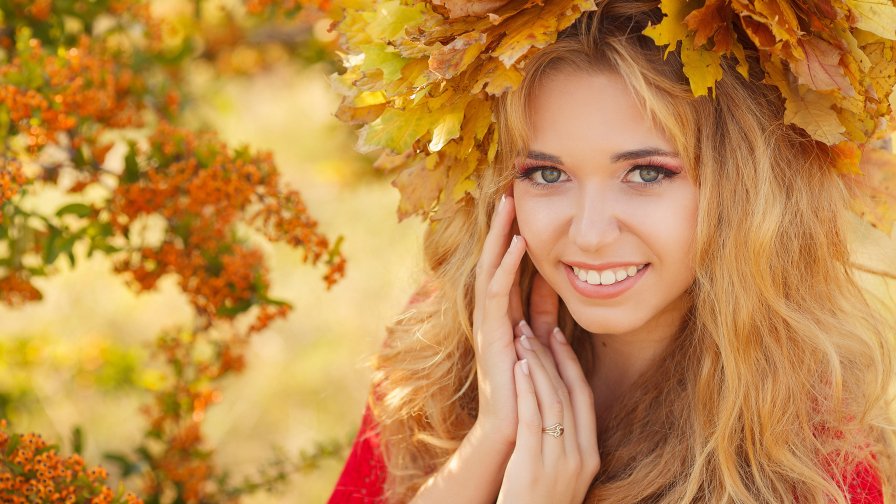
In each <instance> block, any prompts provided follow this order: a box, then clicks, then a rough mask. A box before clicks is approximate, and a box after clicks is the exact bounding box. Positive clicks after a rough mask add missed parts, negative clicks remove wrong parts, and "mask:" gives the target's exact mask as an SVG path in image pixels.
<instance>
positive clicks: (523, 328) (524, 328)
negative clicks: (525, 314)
mask: <svg viewBox="0 0 896 504" xmlns="http://www.w3.org/2000/svg"><path fill="white" fill-rule="evenodd" d="M520 331H522V333H523V334H525V335H526V336H529V337H532V336H535V333H533V332H532V328H531V327H529V323H528V322H526V320H525V319H523V320H520Z"/></svg>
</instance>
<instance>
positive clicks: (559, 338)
mask: <svg viewBox="0 0 896 504" xmlns="http://www.w3.org/2000/svg"><path fill="white" fill-rule="evenodd" d="M554 339H556V340H557V341H559V342H560V343H566V338H564V337H563V332H561V331H560V328H559V327H555V328H554Z"/></svg>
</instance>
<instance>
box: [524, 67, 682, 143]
mask: <svg viewBox="0 0 896 504" xmlns="http://www.w3.org/2000/svg"><path fill="white" fill-rule="evenodd" d="M529 105H530V106H529V124H530V128H531V130H530V132H529V147H530V150H538V151H544V152H552V153H557V154H561V155H562V154H563V153H564V152H567V153H568V154H573V153H575V152H578V153H579V154H581V155H584V156H589V155H595V154H602V153H607V152H609V153H612V152H618V151H622V150H630V149H634V148H643V147H659V148H662V149H665V150H670V151H674V150H675V149H674V148H673V146H672V144H671V142H670V140H669V139H668V137H667V135H666V134H665V133H664V132H663V131H662V130H661V129H660V128H658V127H656V126H655V125H654V124H653V123H652V122H651V121H650V120H649V118H648V117H647V115H646V114H644V113H643V112H642V110H641V108H640V107H639V103H638V101H637V100H636V99H635V97H634V96H633V95H632V92H631V91H630V89H629V87H628V86H627V85H626V83H625V81H623V79H622V78H621V77H619V76H618V75H616V74H614V73H609V72H598V71H575V70H566V71H561V72H558V73H555V74H552V75H549V76H546V77H545V78H544V79H543V80H542V81H541V82H540V83H539V85H538V86H537V87H536V88H535V90H534V92H533V95H532V99H531V101H530V104H529ZM589 153H590V154H589Z"/></svg>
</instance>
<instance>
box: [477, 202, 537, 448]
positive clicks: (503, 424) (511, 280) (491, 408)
mask: <svg viewBox="0 0 896 504" xmlns="http://www.w3.org/2000/svg"><path fill="white" fill-rule="evenodd" d="M514 216H515V209H514V205H513V197H511V196H509V195H505V196H504V197H503V198H502V200H501V202H500V203H499V204H498V207H497V209H496V210H495V213H494V215H493V216H492V223H491V227H490V229H489V232H488V235H486V237H485V243H484V245H483V249H482V255H481V256H480V258H479V262H478V263H477V265H476V284H475V297H476V299H475V305H474V309H473V340H474V341H473V343H474V351H475V353H476V376H477V379H478V386H479V415H478V417H477V420H476V423H477V424H479V425H478V427H479V429H480V430H481V431H482V432H483V434H484V438H486V439H491V440H495V441H496V442H497V443H499V445H500V446H502V447H505V448H506V449H507V453H508V454H509V453H510V450H511V449H512V448H513V444H514V441H515V439H516V430H517V429H516V424H517V404H516V389H515V385H514V377H513V368H514V363H515V362H516V361H517V357H516V350H515V349H514V345H513V339H514V338H513V325H514V320H511V314H510V313H511V296H516V297H517V299H515V300H513V302H512V303H513V305H514V306H519V299H518V297H519V289H518V288H514V285H515V284H516V283H517V281H516V271H517V269H518V268H519V264H520V260H521V259H522V257H523V254H525V253H526V243H525V240H524V239H523V237H522V236H516V237H514V238H513V239H511V237H510V234H511V226H512V224H513V219H514ZM508 242H509V245H508ZM514 311H517V310H514Z"/></svg>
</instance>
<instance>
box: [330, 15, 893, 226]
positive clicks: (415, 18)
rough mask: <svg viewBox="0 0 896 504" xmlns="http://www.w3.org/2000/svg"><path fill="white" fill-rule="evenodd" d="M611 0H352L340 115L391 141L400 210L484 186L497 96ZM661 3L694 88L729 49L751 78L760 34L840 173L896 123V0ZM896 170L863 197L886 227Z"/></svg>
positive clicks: (786, 92)
mask: <svg viewBox="0 0 896 504" xmlns="http://www.w3.org/2000/svg"><path fill="white" fill-rule="evenodd" d="M600 1H601V0H510V1H508V0H480V1H476V2H472V1H458V0H429V1H424V2H421V1H413V0H353V1H350V2H348V0H347V2H348V3H347V4H346V5H344V6H343V8H342V9H341V11H340V19H339V20H338V21H337V22H336V23H335V27H336V30H337V31H338V32H339V33H340V36H341V46H342V49H343V51H344V52H343V54H342V55H343V64H344V66H345V71H344V72H343V73H341V74H340V75H337V76H335V77H334V82H335V85H336V87H337V89H338V90H339V91H340V92H341V94H342V96H343V98H342V103H341V105H340V106H339V109H338V111H337V116H338V117H339V118H340V119H342V120H343V121H346V122H349V123H353V124H358V125H361V126H362V127H361V130H360V138H359V143H358V147H359V149H360V150H362V151H372V150H376V149H382V152H383V154H382V155H381V157H380V159H379V160H378V161H377V163H376V166H377V167H378V168H380V169H382V170H385V171H387V172H393V173H395V179H394V180H393V185H395V186H396V187H397V188H398V189H399V191H400V192H401V202H400V203H399V209H398V213H399V218H400V219H403V218H405V217H408V216H410V215H414V214H419V215H421V216H423V217H425V218H429V219H432V220H439V219H441V218H444V217H447V216H449V215H451V214H452V213H453V212H454V210H455V209H456V205H458V204H459V203H460V202H461V200H462V199H463V198H465V197H467V196H468V195H469V196H475V194H476V178H477V173H478V170H479V168H480V167H482V166H485V165H486V164H487V163H491V162H493V161H494V159H495V154H496V151H497V145H498V144H497V133H496V126H495V123H494V121H493V114H492V105H493V104H494V103H495V102H496V100H495V99H496V98H497V97H499V96H501V95H502V94H504V93H507V92H508V91H510V90H511V89H513V88H515V87H516V86H517V85H518V84H519V83H520V82H521V81H522V67H523V65H524V64H525V62H526V60H527V59H528V58H529V57H531V55H532V54H533V53H534V52H536V51H537V50H538V49H540V48H544V47H546V46H548V45H549V44H551V43H553V42H554V41H556V39H557V35H558V34H559V33H560V32H561V31H562V30H564V29H565V28H567V27H569V26H570V25H571V24H573V23H574V22H575V20H576V19H578V18H579V17H580V16H581V15H582V14H584V13H585V12H587V11H591V10H595V9H596V8H597V5H596V3H600ZM659 8H660V9H661V11H662V14H663V17H662V20H661V21H660V22H659V23H657V24H651V25H649V26H648V27H647V28H646V29H644V30H643V32H642V33H643V34H644V35H646V36H648V37H650V38H651V39H653V40H654V42H656V44H657V45H659V46H666V47H667V49H666V51H665V52H664V57H665V55H668V54H669V53H670V52H672V51H674V50H676V49H678V48H679V47H680V59H681V63H682V67H683V71H684V74H685V75H686V76H687V78H688V81H689V83H690V87H691V90H692V92H693V94H694V95H695V96H701V95H706V94H710V95H711V94H712V92H713V89H714V86H715V83H716V82H717V81H718V80H719V79H721V78H722V57H727V58H732V59H733V61H736V62H737V70H738V72H740V73H741V74H742V75H743V76H744V77H746V78H749V77H748V63H747V59H746V56H745V44H749V45H751V46H754V47H755V48H756V49H757V52H758V54H759V64H760V66H761V67H762V70H763V71H764V76H765V77H764V81H763V82H765V83H767V84H770V85H773V86H775V87H776V88H777V89H778V90H779V91H780V93H781V95H782V96H783V98H784V103H785V112H784V121H785V122H786V123H789V124H793V125H796V126H799V127H801V128H803V129H804V130H805V131H806V132H808V134H809V135H811V137H812V138H814V139H816V140H818V141H819V142H823V143H824V144H826V145H828V146H830V147H831V150H832V152H833V153H834V155H835V156H836V159H837V167H838V169H839V170H840V171H841V172H854V173H856V174H858V173H860V170H859V168H858V166H859V164H858V162H859V158H860V156H861V149H862V147H864V146H865V145H866V144H868V143H869V142H872V141H875V140H878V139H881V138H883V137H885V136H886V135H887V134H889V133H891V132H892V130H893V125H894V123H896V121H894V110H896V58H894V53H896V5H894V4H893V2H892V0H818V1H808V0H807V1H790V0H756V1H747V0H661V1H660V2H659ZM886 169H887V170H889V171H892V169H893V168H892V167H889V168H886ZM878 175H879V174H878ZM893 178H894V177H893V176H892V174H891V175H888V176H886V177H880V176H879V177H878V180H876V181H875V183H876V184H877V186H876V187H875V191H874V195H872V196H871V198H872V199H873V201H866V202H865V203H861V204H859V207H857V208H856V209H857V210H859V211H860V213H862V214H863V216H864V217H865V218H866V219H867V220H869V222H871V223H872V224H874V225H876V226H878V227H881V228H884V229H887V230H888V229H889V228H890V227H891V226H892V223H893V221H894V220H896V215H894V214H896V187H894V184H896V182H894V181H892V180H889V181H888V179H893ZM886 184H889V186H887V185H886Z"/></svg>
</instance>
